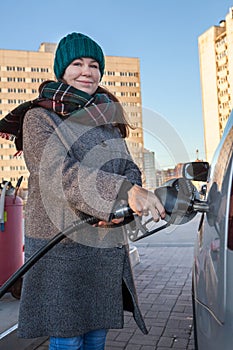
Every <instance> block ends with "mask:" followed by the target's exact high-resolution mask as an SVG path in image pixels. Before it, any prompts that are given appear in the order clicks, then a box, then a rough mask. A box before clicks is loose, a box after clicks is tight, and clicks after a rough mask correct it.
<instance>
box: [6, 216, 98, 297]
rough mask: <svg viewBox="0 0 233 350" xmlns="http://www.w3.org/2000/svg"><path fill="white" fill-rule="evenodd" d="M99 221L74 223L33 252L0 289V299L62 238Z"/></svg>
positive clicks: (92, 219) (89, 220)
mask: <svg viewBox="0 0 233 350" xmlns="http://www.w3.org/2000/svg"><path fill="white" fill-rule="evenodd" d="M98 221H99V219H96V218H95V217H90V218H88V219H85V220H81V221H75V222H73V224H72V225H70V226H68V227H67V228H66V229H65V230H64V231H62V232H59V233H57V234H56V236H54V237H53V238H52V239H51V240H49V241H48V243H47V244H45V245H44V246H43V247H41V248H40V249H39V250H38V251H36V252H35V254H33V255H32V256H31V257H30V258H29V259H28V260H27V261H26V262H25V263H24V264H23V265H22V266H21V267H20V268H19V269H18V270H17V271H16V272H15V273H14V274H13V275H12V276H11V277H10V278H9V279H8V280H7V281H6V282H5V283H4V284H3V285H2V286H1V288H0V299H1V297H3V295H4V294H6V293H7V292H8V291H9V289H10V288H11V287H12V286H13V285H14V284H15V283H16V281H17V280H18V279H20V278H21V277H22V276H23V275H24V274H25V273H26V272H27V271H28V270H29V269H30V268H31V267H32V266H33V265H34V264H35V263H36V262H37V261H38V260H39V259H40V258H42V256H44V255H45V254H46V253H47V252H48V251H49V250H50V249H52V248H53V247H54V246H55V245H56V244H58V243H59V242H61V241H62V240H63V239H64V238H66V237H67V236H69V235H70V234H71V233H73V232H75V231H76V230H77V229H79V228H80V227H81V226H83V225H85V224H91V225H93V224H95V223H97V222H98Z"/></svg>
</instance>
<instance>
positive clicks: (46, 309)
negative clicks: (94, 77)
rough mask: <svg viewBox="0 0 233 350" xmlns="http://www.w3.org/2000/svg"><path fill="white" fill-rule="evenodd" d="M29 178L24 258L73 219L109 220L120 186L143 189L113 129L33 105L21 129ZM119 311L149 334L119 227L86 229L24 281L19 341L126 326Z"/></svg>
mask: <svg viewBox="0 0 233 350" xmlns="http://www.w3.org/2000/svg"><path fill="white" fill-rule="evenodd" d="M23 147H24V157H25V162H26V165H27V167H28V170H29V172H30V177H29V197H28V201H27V204H26V209H25V256H26V259H28V258H29V257H30V256H31V255H32V254H33V253H34V252H35V251H37V250H38V249H39V248H40V247H42V246H43V245H44V244H46V243H47V242H48V240H49V239H51V238H52V237H53V236H55V235H56V234H57V233H58V232H60V231H62V230H64V228H66V227H68V226H69V225H71V224H72V222H74V221H75V220H80V219H85V218H88V217H90V216H94V217H97V218H99V219H101V220H105V221H108V220H109V217H110V214H111V212H112V211H113V208H114V205H115V203H116V201H124V200H125V198H124V186H125V185H126V187H127V186H128V185H129V183H131V184H139V185H140V184H141V174H140V171H139V169H138V167H137V166H136V165H135V164H134V163H133V161H132V159H131V156H130V154H129V152H128V150H127V147H126V144H125V141H124V140H123V139H122V138H121V136H120V133H119V131H118V129H117V128H115V127H113V126H112V125H104V126H101V125H100V126H97V127H90V126H88V125H84V124H80V123H77V119H75V117H74V118H68V119H66V120H62V119H61V118H60V117H59V116H58V115H57V114H55V113H53V112H51V111H48V110H46V109H44V108H41V107H38V108H34V109H32V110H29V111H28V112H27V113H26V115H25V118H24V124H23ZM124 310H127V311H130V312H132V313H133V316H134V318H135V321H136V323H137V325H138V326H139V328H140V329H141V330H142V332H143V333H147V329H146V326H145V324H144V321H143V318H142V315H141V312H140V309H139V306H138V300H137V294H136V290H135V285H134V280H133V275H132V269H131V265H130V260H129V248H128V243H127V237H126V234H125V230H124V226H121V227H118V226H117V225H114V226H113V227H112V226H107V227H106V228H99V227H93V226H92V225H89V224H84V226H82V227H81V228H80V229H79V230H78V231H77V232H75V233H73V234H72V235H70V236H69V237H67V238H65V239H64V240H63V241H62V242H60V243H59V244H57V245H56V246H55V247H54V248H52V249H51V250H50V251H49V252H48V253H47V254H46V255H45V256H44V257H43V258H41V259H40V261H38V262H37V263H36V264H35V265H34V266H33V267H32V268H31V269H30V270H29V271H28V272H27V274H26V275H25V277H24V280H23V288H22V295H21V300H20V310H19V322H18V336H19V337H23V338H35V337H40V336H55V337H74V336H78V335H81V334H83V333H85V332H88V331H90V330H94V329H103V328H105V329H111V328H123V325H124Z"/></svg>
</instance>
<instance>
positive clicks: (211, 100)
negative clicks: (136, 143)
mask: <svg viewBox="0 0 233 350" xmlns="http://www.w3.org/2000/svg"><path fill="white" fill-rule="evenodd" d="M198 48H199V61H200V76H201V88H202V109H203V122H204V139H205V152H206V159H207V160H208V161H211V159H212V156H213V153H214V150H215V148H216V147H217V145H218V143H219V140H220V138H221V136H222V133H223V131H224V128H225V125H226V122H227V120H228V117H229V115H230V113H231V110H232V107H233V7H232V8H230V9H229V13H228V14H227V15H226V17H225V19H223V20H221V21H220V23H219V25H217V26H213V27H211V28H209V29H208V30H207V31H205V32H204V33H203V34H201V35H200V36H199V38H198Z"/></svg>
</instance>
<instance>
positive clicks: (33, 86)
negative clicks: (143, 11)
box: [0, 43, 143, 188]
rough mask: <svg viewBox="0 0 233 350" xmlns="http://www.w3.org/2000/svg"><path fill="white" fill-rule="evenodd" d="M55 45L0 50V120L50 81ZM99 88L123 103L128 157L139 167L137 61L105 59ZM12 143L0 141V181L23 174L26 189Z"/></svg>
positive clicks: (21, 165)
mask: <svg viewBox="0 0 233 350" xmlns="http://www.w3.org/2000/svg"><path fill="white" fill-rule="evenodd" d="M55 49H56V44H53V43H42V44H41V45H40V47H39V50H38V51H21V50H0V119H1V118H3V117H4V116H5V115H7V114H8V113H9V112H10V111H12V110H13V109H14V108H15V107H17V106H18V105H19V104H21V103H23V102H25V101H27V100H32V99H34V98H36V97H37V96H38V87H39V85H40V84H41V83H42V82H43V81H45V80H49V79H50V80H51V79H54V73H53V60H54V52H55ZM105 59H106V68H105V73H104V76H103V79H102V85H103V86H104V87H106V88H107V89H109V90H110V91H111V92H112V93H113V94H114V95H115V96H116V97H117V98H118V99H119V100H120V101H121V103H122V104H123V106H124V108H125V110H126V113H127V116H128V120H129V122H130V124H131V125H132V126H133V128H132V129H130V135H129V137H128V138H127V144H128V147H129V149H130V151H131V154H132V156H133V158H134V160H135V162H136V163H137V164H138V166H139V167H140V168H143V132H142V107H141V86H140V66H139V64H140V63H139V59H138V58H129V57H115V56H106V57H105ZM15 153H16V149H15V146H14V143H12V142H10V141H7V140H4V139H2V138H0V174H1V175H0V182H2V181H3V180H7V181H12V182H13V184H15V183H16V181H17V180H18V178H19V177H20V176H22V175H23V177H24V179H23V183H22V187H24V188H27V180H28V175H29V174H28V171H27V168H26V165H25V162H24V158H23V155H21V156H19V157H14V154H15Z"/></svg>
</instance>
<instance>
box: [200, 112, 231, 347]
mask: <svg viewBox="0 0 233 350" xmlns="http://www.w3.org/2000/svg"><path fill="white" fill-rule="evenodd" d="M232 176H233V114H231V116H230V117H229V119H228V123H227V125H226V128H225V131H224V134H223V137H222V139H221V141H220V143H219V146H218V148H217V150H216V152H215V155H214V158H213V161H212V163H211V170H210V175H209V182H208V185H207V202H208V205H209V212H207V213H205V214H202V215H203V217H202V219H201V223H200V225H199V230H198V233H197V240H196V244H195V249H194V266H193V298H194V312H195V323H196V337H197V343H198V349H199V350H204V349H205V350H206V349H211V350H214V349H220V348H223V349H224V350H228V349H232V347H233V345H232V344H233V321H232V314H233V298H232V294H233V251H232V250H231V249H229V247H228V244H229V241H228V231H229V230H228V226H229V215H230V203H231V198H232V196H231V195H232ZM232 207H233V205H232ZM232 236H233V234H232ZM232 246H233V244H232Z"/></svg>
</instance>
